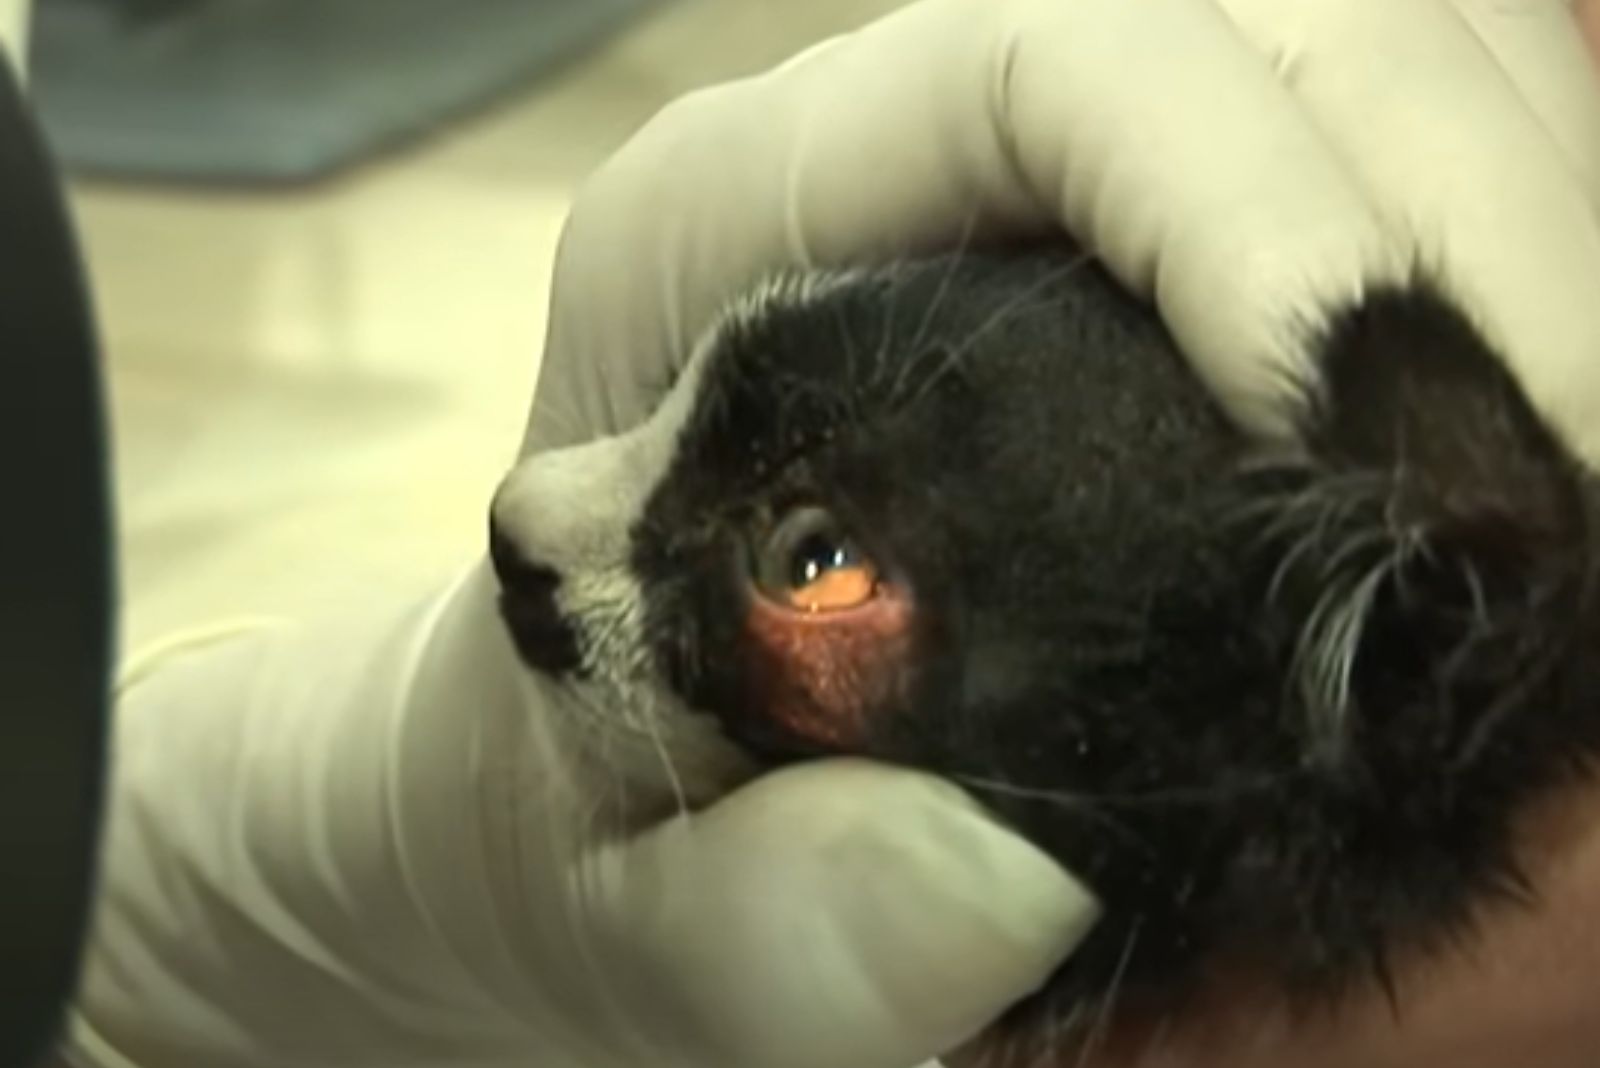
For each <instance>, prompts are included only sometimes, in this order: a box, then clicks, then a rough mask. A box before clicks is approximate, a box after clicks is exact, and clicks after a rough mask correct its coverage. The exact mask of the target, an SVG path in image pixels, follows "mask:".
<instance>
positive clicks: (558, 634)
mask: <svg viewBox="0 0 1600 1068" xmlns="http://www.w3.org/2000/svg"><path fill="white" fill-rule="evenodd" d="M489 559H490V560H491V561H492V562H493V564H494V571H495V574H496V576H498V577H499V579H500V614H501V615H502V616H503V617H504V618H505V622H506V627H507V629H508V630H509V631H510V632H511V640H512V642H513V644H515V645H516V647H517V652H518V653H519V654H521V656H522V659H523V660H524V661H525V662H526V663H527V664H528V666H529V667H531V668H534V669H535V670H537V671H543V672H545V673H547V674H550V675H564V674H567V673H569V672H573V671H576V670H577V669H578V667H579V665H580V662H581V656H580V654H579V651H578V637H577V635H576V634H575V633H574V632H573V630H572V627H571V626H570V625H569V624H568V623H567V620H566V618H565V617H564V616H563V615H562V612H561V606H560V604H559V603H558V602H557V601H556V590H557V589H559V588H560V586H561V576H560V574H558V573H557V572H556V570H555V569H554V568H551V567H547V566H545V565H543V564H540V563H536V562H534V561H531V560H529V559H528V558H527V557H526V556H524V555H523V553H522V552H521V551H520V550H519V549H518V548H517V546H516V544H515V543H514V542H513V541H512V540H511V539H510V538H509V537H507V536H506V534H505V533H504V532H503V531H502V530H501V529H500V528H499V526H498V525H491V526H490V528H489Z"/></svg>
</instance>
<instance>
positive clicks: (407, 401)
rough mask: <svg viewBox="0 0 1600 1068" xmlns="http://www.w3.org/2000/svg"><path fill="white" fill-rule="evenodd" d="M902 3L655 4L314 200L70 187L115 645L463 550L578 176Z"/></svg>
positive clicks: (334, 591)
mask: <svg viewBox="0 0 1600 1068" xmlns="http://www.w3.org/2000/svg"><path fill="white" fill-rule="evenodd" d="M441 2H442V0H441ZM894 6H896V4H895V3H894V2H892V0H803V2H802V0H681V2H675V3H671V4H668V5H667V6H666V7H665V9H664V10H663V11H662V12H661V13H660V14H658V15H656V16H654V17H652V18H651V19H649V20H648V21H646V22H643V23H641V24H639V25H637V26H636V27H634V28H633V29H631V30H630V31H628V32H626V33H625V34H624V35H622V36H621V37H619V38H617V39H615V40H613V41H612V42H611V43H610V44H609V45H608V46H606V47H605V48H604V49H602V50H601V51H599V52H597V53H595V54H592V55H591V56H590V57H588V58H587V59H585V60H583V61H582V62H580V63H579V64H577V65H575V66H574V67H572V68H570V69H569V70H567V71H566V72H565V73H564V74H562V75H560V76H558V77H557V78H556V79H555V80H553V81H551V82H547V83H545V84H544V85H543V86H542V87H539V88H537V89H535V90H534V91H532V92H531V93H530V94H529V95H527V96H526V97H525V98H523V99H521V100H518V101H514V102H511V103H509V104H507V105H505V106H503V107H501V108H499V109H497V110H496V111H494V112H493V113H491V114H488V115H485V116H482V117H480V118H479V119H477V120H475V121H473V122H472V123H470V124H467V125H466V126H464V127H462V128H459V129H457V130H453V131H448V132H447V133H446V134H444V135H443V136H440V137H437V138H435V139H433V140H432V141H431V142H429V143H427V144H424V145H420V146H417V147H416V148H414V149H412V150H410V151H408V152H407V153H404V154H402V155H400V156H397V157H394V158H391V159H388V160H385V161H383V162H381V163H379V164H376V165H374V166H372V167H369V168H367V169H366V170H364V171H363V172H360V173H357V174H354V175H351V176H348V177H346V178H343V179H341V180H339V181H337V182H335V183H332V184H330V185H327V186H324V187H321V188H318V189H315V190H310V191H305V192H299V193H294V194H287V195H286V194H229V195H201V194H196V193H192V192H190V193H176V192H165V193H163V192H159V191H150V190H131V189H118V188H112V187H105V186H95V187H85V188H80V189H77V190H75V200H76V204H77V207H78V212H79V221H80V226H81V227H82V230H83V237H84V240H85V243H86V246H87V249H88V255H89V259H90V265H91V271H92V274H93V279H94V283H95V287H96V292H97V299H98V301H99V304H100V312H101V323H102V329H103V333H104V337H105V341H106V348H107V362H108V365H109V367H110V383H111V393H112V401H113V417H114V420H115V437H116V446H117V460H118V464H119V476H118V500H119V508H120V510H121V524H122V536H123V566H124V584H125V595H126V609H127V614H126V623H125V643H126V644H127V645H128V646H129V647H132V646H136V645H139V644H142V643H143V642H145V641H147V640H149V639H150V638H152V637H154V636H157V635H160V634H162V633H165V632H166V631H169V630H171V629H172V628H175V627H180V626H185V625H190V624H193V623H195V622H197V621H204V620H206V619H208V618H210V617H214V616H216V615H219V614H227V613H235V612H260V611H274V612H276V611H286V610H303V609H304V608H306V607H307V606H310V605H314V604H316V603H317V602H318V601H320V600H322V599H324V598H333V599H338V598H343V597H348V596H360V595H361V594H362V592H363V591H365V590H369V589H371V588H372V587H373V585H374V584H379V583H392V582H411V581H417V580H418V579H419V578H422V577H426V576H429V575H435V574H442V573H443V572H444V571H446V570H448V569H449V568H450V567H451V566H453V565H454V564H456V563H458V562H462V561H464V560H466V559H467V558H468V557H469V556H470V554H472V553H474V552H476V551H477V550H478V547H479V546H480V544H481V539H482V529H483V521H484V511H485V505H486V503H487V499H488V495H489V493H490V492H491V490H492V488H493V486H494V484H495V482H496V480H497V478H498V475H499V472H500V470H501V469H502V467H503V466H504V464H505V463H506V462H507V461H508V459H509V458H510V456H511V453H512V450H513V449H514V447H515V444H516V441H517V438H518V435H519V434H520V432H521V422H522V418H523V414H524V411H525V407H526V404H527V398H528V397H529V395H530V389H531V383H532V381H533V374H534V370H535V364H536V361H537V357H538V352H539V348H540V341H541V335H542V330H543V324H544V318H545V299H546V287H547V284H548V280H549V269H550V261H551V256H552V252H553V249H554V243H555V240H556V237H557V234H558V232H559V228H560V222H561V219H562V217H563V215H564V213H565V208H566V204H567V201H568V198H569V196H570V194H571V191H572V189H573V187H574V185H575V183H576V182H578V181H580V180H581V178H582V177H583V175H585V174H586V173H587V172H588V171H589V170H591V169H592V168H593V167H594V166H595V165H596V164H597V163H598V162H599V161H600V160H601V159H602V158H603V157H604V156H605V155H606V154H607V153H608V152H609V151H610V150H611V149H613V148H614V147H615V146H616V145H617V144H618V143H619V142H621V141H622V140H623V139H624V138H625V137H626V136H627V135H628V134H629V132H630V131H631V130H633V129H634V128H635V127H636V126H637V125H638V124H639V123H641V122H642V121H644V119H645V118H647V117H648V116H649V115H650V114H651V113H652V112H653V111H654V110H655V109H656V108H657V107H659V106H660V105H661V104H662V103H663V102H664V101H665V100H667V99H669V98H670V97H672V96H675V95H678V94H679V93H681V92H683V91H685V90H687V89H689V88H692V87H694V86H695V85H698V84H702V83H705V82H709V81H716V80H721V79H724V78H728V77H732V76H736V75H739V74H743V73H747V72H751V71H755V70H759V69H761V68H764V67H766V66H769V65H771V64H772V63H774V62H776V61H778V60H780V59H782V58H783V57H785V56H787V55H788V54H790V53H792V52H794V51H796V50H798V49H799V48H801V47H804V46H805V45H806V44H808V43H810V42H811V41H813V40H816V39H817V38H819V37H822V36H825V35H827V34H829V33H832V32H836V31H838V30H840V29H843V28H846V27H848V26H851V25H854V24H857V23H859V22H862V21H865V20H866V19H868V18H870V17H872V16H873V15H875V14H876V13H879V12H882V11H884V10H887V9H889V8H891V7H894Z"/></svg>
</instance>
